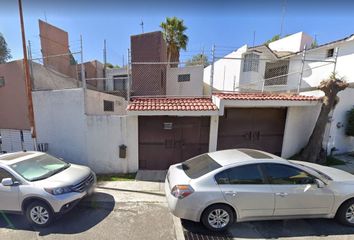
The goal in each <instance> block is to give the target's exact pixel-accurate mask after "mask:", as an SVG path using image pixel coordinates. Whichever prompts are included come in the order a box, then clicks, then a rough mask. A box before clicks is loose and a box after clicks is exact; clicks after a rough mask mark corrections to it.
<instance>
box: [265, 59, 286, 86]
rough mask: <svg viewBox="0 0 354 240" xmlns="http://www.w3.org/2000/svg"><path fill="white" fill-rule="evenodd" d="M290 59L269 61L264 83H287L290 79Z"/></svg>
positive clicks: (269, 84) (267, 84) (268, 84)
mask: <svg viewBox="0 0 354 240" xmlns="http://www.w3.org/2000/svg"><path fill="white" fill-rule="evenodd" d="M288 72H289V61H277V62H274V63H272V62H267V63H266V68H265V73H264V79H265V82H264V85H265V86H271V85H286V84H287V80H288Z"/></svg>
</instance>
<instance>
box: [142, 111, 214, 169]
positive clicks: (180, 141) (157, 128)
mask: <svg viewBox="0 0 354 240" xmlns="http://www.w3.org/2000/svg"><path fill="white" fill-rule="evenodd" d="M209 128H210V118H209V117H169V116H146V117H145V116H144V117H139V169H150V170H164V169H168V167H169V166H170V165H172V164H175V163H179V162H183V161H185V160H187V159H189V158H191V157H194V156H197V155H199V154H201V153H205V152H207V151H208V149H209Z"/></svg>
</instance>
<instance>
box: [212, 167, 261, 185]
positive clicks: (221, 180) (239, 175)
mask: <svg viewBox="0 0 354 240" xmlns="http://www.w3.org/2000/svg"><path fill="white" fill-rule="evenodd" d="M215 179H216V182H217V183H218V184H263V183H264V178H263V177H262V174H261V172H260V170H259V167H258V165H256V164H252V165H244V166H239V167H234V168H230V169H227V170H225V171H223V172H220V173H218V174H217V175H216V176H215Z"/></svg>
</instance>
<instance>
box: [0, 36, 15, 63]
mask: <svg viewBox="0 0 354 240" xmlns="http://www.w3.org/2000/svg"><path fill="white" fill-rule="evenodd" d="M11 58H12V56H11V51H10V49H8V47H7V43H6V41H5V38H4V36H3V35H2V34H1V33H0V63H5V62H6V61H7V60H9V59H11Z"/></svg>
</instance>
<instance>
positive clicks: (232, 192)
mask: <svg viewBox="0 0 354 240" xmlns="http://www.w3.org/2000/svg"><path fill="white" fill-rule="evenodd" d="M225 195H228V196H233V197H236V195H237V192H235V191H227V192H225Z"/></svg>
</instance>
